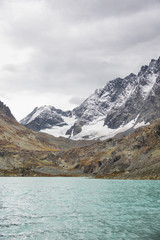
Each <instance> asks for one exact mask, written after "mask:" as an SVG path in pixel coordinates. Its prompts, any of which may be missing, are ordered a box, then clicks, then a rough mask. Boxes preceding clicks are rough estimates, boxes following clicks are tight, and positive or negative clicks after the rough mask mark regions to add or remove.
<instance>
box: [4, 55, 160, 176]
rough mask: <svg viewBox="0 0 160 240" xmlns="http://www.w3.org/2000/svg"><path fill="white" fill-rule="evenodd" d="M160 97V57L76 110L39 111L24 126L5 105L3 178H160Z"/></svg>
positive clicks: (100, 90)
mask: <svg viewBox="0 0 160 240" xmlns="http://www.w3.org/2000/svg"><path fill="white" fill-rule="evenodd" d="M159 97H160V58H159V59H158V60H152V61H151V62H150V64H149V66H144V67H142V68H141V70H140V72H139V73H138V75H134V74H130V75H129V76H128V77H126V78H124V79H121V78H117V79H115V80H112V81H110V82H108V83H107V84H106V86H105V87H104V88H103V89H99V90H96V91H95V93H94V94H92V95H91V96H90V97H89V98H88V99H86V100H85V101H84V102H83V103H82V104H81V105H80V106H79V107H77V108H75V109H73V111H62V110H60V109H56V108H54V107H53V106H43V107H39V108H35V109H34V111H33V112H32V113H31V114H29V115H28V116H27V117H26V118H25V119H23V120H22V121H21V123H23V125H22V124H20V123H18V122H17V121H16V119H15V117H14V116H13V114H12V113H11V111H10V109H9V108H8V107H7V106H6V105H5V104H4V103H3V102H0V176H87V177H95V178H99V177H100V178H118V179H119V178H123V179H128V178H133V179H160V116H159V115H160V105H159V103H160V101H159V100H160V99H159ZM30 128H31V129H30ZM32 129H33V130H34V131H33V130H32ZM42 131H45V132H51V133H53V134H54V135H58V136H59V135H64V136H68V138H67V137H65V138H64V137H62V136H61V137H58V138H57V137H55V136H53V135H49V134H47V133H44V132H42ZM111 136H114V137H113V138H111ZM69 138H72V139H69ZM86 138H88V139H93V140H88V139H87V140H86ZM73 139H83V140H73ZM84 139H85V140H84ZM103 139H104V140H103Z"/></svg>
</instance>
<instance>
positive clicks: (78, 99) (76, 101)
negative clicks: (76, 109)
mask: <svg viewBox="0 0 160 240" xmlns="http://www.w3.org/2000/svg"><path fill="white" fill-rule="evenodd" d="M84 100H85V98H81V97H76V96H75V97H72V98H71V99H70V101H69V102H70V103H71V104H75V105H80V104H81V103H82V102H83V101H84Z"/></svg>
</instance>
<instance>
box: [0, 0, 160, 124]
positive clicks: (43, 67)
mask: <svg viewBox="0 0 160 240" xmlns="http://www.w3.org/2000/svg"><path fill="white" fill-rule="evenodd" d="M159 56H160V1H159V0H134V1H133V0H121V1H120V0H0V100H1V101H4V102H5V103H6V104H7V105H8V106H9V107H10V108H11V110H12V113H13V114H14V115H15V117H16V118H17V119H18V120H20V119H21V118H23V117H25V116H26V115H27V114H28V113H29V112H31V111H32V110H33V108H34V107H36V106H41V105H53V106H55V107H56V108H61V109H63V110H68V109H72V108H74V107H75V106H77V105H78V104H80V103H81V102H82V101H83V100H84V99H85V98H86V97H88V96H89V95H90V94H91V93H93V92H94V91H95V89H96V88H101V87H103V86H104V85H105V84H106V83H107V82H108V81H109V80H111V79H114V78H116V77H125V76H127V75H128V74H129V73H131V72H134V73H137V72H138V71H139V69H140V67H141V65H145V64H148V63H149V62H150V60H151V59H152V58H155V59H156V58H158V57H159Z"/></svg>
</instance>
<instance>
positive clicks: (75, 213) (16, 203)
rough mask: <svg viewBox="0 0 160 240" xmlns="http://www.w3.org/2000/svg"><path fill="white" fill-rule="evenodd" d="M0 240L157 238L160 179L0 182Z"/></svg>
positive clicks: (78, 179)
mask: <svg viewBox="0 0 160 240" xmlns="http://www.w3.org/2000/svg"><path fill="white" fill-rule="evenodd" d="M0 239H3V240H11V239H12V240H21V239H23V240H25V239H27V240H32V239H34V240H80V239H82V240H83V239H85V240H97V239H98V240H113V239H114V240H115V239H116V240H122V239H123V240H132V239H134V240H143V239H144V240H160V181H136V180H103V179H85V178H58V177H57V178H0Z"/></svg>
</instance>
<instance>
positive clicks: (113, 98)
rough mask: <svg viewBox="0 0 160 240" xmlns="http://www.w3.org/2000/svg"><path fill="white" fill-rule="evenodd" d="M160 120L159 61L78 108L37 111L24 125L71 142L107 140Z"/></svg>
mask: <svg viewBox="0 0 160 240" xmlns="http://www.w3.org/2000/svg"><path fill="white" fill-rule="evenodd" d="M157 118H160V57H159V58H158V59H157V60H154V59H152V60H151V62H150V63H149V65H148V66H147V65H145V66H142V67H141V70H140V71H139V73H138V74H137V75H135V74H133V73H131V74H130V75H128V76H127V77H125V78H124V79H122V78H116V79H114V80H112V81H109V82H108V83H107V84H106V85H105V86H104V88H102V89H97V90H96V91H95V92H94V93H93V94H92V95H91V96H90V97H89V98H87V99H86V100H85V101H84V102H83V103H82V104H81V105H80V106H79V107H76V108H75V109H73V110H72V111H66V112H64V111H62V110H60V109H55V108H54V107H52V106H43V107H40V108H35V109H34V111H33V112H32V113H30V114H29V115H28V116H27V117H26V118H24V119H22V120H21V121H20V123H21V124H23V125H25V126H27V127H28V128H31V129H33V130H36V131H40V130H43V131H45V132H47V133H50V134H53V135H55V136H66V137H69V138H72V139H84V138H86V139H87V138H88V139H96V138H101V139H106V138H109V137H113V136H114V135H116V134H118V133H120V132H124V131H126V130H129V131H132V130H133V129H135V128H137V127H139V126H143V125H146V124H149V123H150V122H151V121H152V120H154V119H157Z"/></svg>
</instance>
